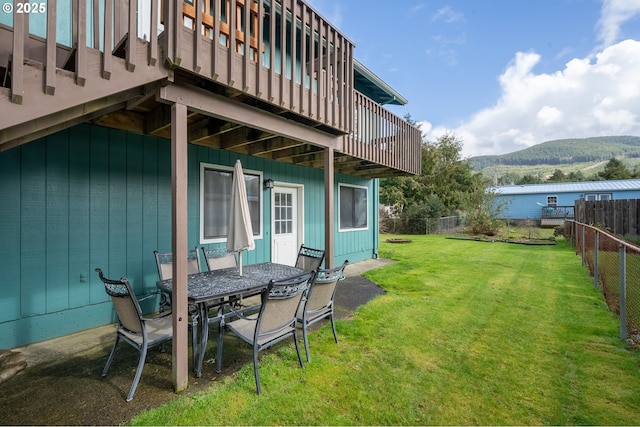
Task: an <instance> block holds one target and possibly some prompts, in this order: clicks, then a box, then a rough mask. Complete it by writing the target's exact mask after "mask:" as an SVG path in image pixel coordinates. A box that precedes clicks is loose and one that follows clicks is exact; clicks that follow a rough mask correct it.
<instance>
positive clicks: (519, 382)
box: [132, 236, 640, 425]
mask: <svg viewBox="0 0 640 427" xmlns="http://www.w3.org/2000/svg"><path fill="white" fill-rule="evenodd" d="M384 237H385V238H386V237H388V236H384ZM393 237H406V236H393ZM410 238H411V239H412V240H413V242H412V243H409V244H389V243H382V244H381V247H380V256H381V257H384V258H391V259H394V260H397V261H398V262H397V263H394V264H392V265H389V266H387V267H384V268H381V269H378V270H374V271H371V272H369V273H368V277H369V278H370V279H371V280H374V281H375V282H377V283H379V284H380V285H381V286H382V287H384V288H385V289H386V291H387V294H385V295H383V296H381V297H378V298H376V299H374V300H373V301H371V302H369V303H368V304H367V305H365V306H363V307H361V308H360V309H359V310H358V311H357V313H356V314H355V315H354V317H353V318H352V319H350V320H345V321H340V322H338V325H337V329H338V335H339V338H340V344H338V345H336V344H335V343H334V342H333V336H332V334H331V330H330V328H329V327H323V328H322V329H321V330H320V331H317V332H315V333H313V334H312V335H311V338H310V340H311V351H312V356H313V360H312V363H310V364H307V366H306V368H305V369H299V367H298V366H297V359H296V356H295V350H294V349H293V345H292V344H291V345H286V346H281V347H279V348H277V349H276V350H275V351H272V352H265V353H264V354H262V356H261V359H260V372H261V379H262V393H263V394H262V395H261V396H257V395H256V394H255V385H254V379H253V370H252V365H251V362H250V360H247V365H246V366H245V367H244V368H243V369H242V370H241V371H240V372H239V373H238V374H237V375H234V376H231V377H229V378H227V379H226V380H224V381H222V382H220V383H214V384H213V385H212V386H211V388H210V389H209V391H207V392H206V393H203V394H198V395H190V396H184V397H182V398H180V399H178V400H176V401H174V402H172V403H170V404H168V405H165V406H163V407H161V408H158V409H156V410H153V411H150V412H148V413H145V414H142V415H140V416H139V417H137V418H135V419H134V420H132V424H156V425H159V424H163V425H170V424H171V425H194V424H229V425H255V424H261V425H275V424H278V425H292V424H295V425H399V424H401V425H408V424H411V425H415V424H422V425H425V424H429V425H454V424H455V425H480V424H481V425H549V424H551V425H577V424H580V425H638V424H640V371H639V369H638V365H639V363H640V353H639V352H638V351H637V350H634V349H630V348H627V347H626V346H625V343H623V342H621V341H620V340H619V339H618V329H617V327H618V323H617V319H616V318H615V316H614V315H613V314H612V313H610V312H609V310H608V309H607V307H606V305H605V303H604V301H603V298H602V295H601V294H600V292H599V291H598V290H596V289H594V288H593V284H592V283H593V281H592V279H591V278H590V277H589V276H588V273H587V270H586V268H584V267H582V266H581V259H580V257H578V256H576V255H575V252H574V251H573V248H571V247H570V246H569V245H567V244H566V243H565V242H564V241H563V240H562V241H560V242H559V244H558V245H557V246H525V245H515V244H508V243H487V242H476V241H465V240H450V239H446V238H445V237H443V236H410ZM383 240H384V239H383Z"/></svg>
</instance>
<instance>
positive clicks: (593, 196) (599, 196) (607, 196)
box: [584, 193, 613, 202]
mask: <svg viewBox="0 0 640 427" xmlns="http://www.w3.org/2000/svg"><path fill="white" fill-rule="evenodd" d="M584 199H585V200H586V201H587V202H593V201H596V200H612V199H613V197H612V196H611V193H587V194H585V195H584Z"/></svg>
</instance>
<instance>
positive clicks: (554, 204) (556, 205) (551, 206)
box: [547, 196, 558, 208]
mask: <svg viewBox="0 0 640 427" xmlns="http://www.w3.org/2000/svg"><path fill="white" fill-rule="evenodd" d="M552 198H553V199H556V201H555V203H550V200H549V199H552ZM547 207H550V208H557V207H558V196H547Z"/></svg>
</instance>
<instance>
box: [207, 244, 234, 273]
mask: <svg viewBox="0 0 640 427" xmlns="http://www.w3.org/2000/svg"><path fill="white" fill-rule="evenodd" d="M202 255H203V256H204V259H205V261H206V262H207V269H208V270H209V271H212V270H218V269H221V268H231V267H237V266H238V262H237V261H236V254H235V252H229V251H227V249H226V248H214V249H208V248H205V247H204V246H202Z"/></svg>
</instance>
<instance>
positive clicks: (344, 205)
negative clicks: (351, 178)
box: [338, 184, 369, 231]
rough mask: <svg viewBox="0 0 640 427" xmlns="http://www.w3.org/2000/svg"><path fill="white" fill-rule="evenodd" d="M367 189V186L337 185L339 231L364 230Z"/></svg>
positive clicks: (366, 218) (365, 226) (366, 221)
mask: <svg viewBox="0 0 640 427" xmlns="http://www.w3.org/2000/svg"><path fill="white" fill-rule="evenodd" d="M368 191H369V189H368V188H367V187H358V186H355V185H346V184H340V185H339V186H338V193H339V204H340V206H339V210H340V227H339V229H340V231H351V230H366V229H367V228H368V226H369V221H368V219H369V218H368V212H369V209H367V198H368Z"/></svg>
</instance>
